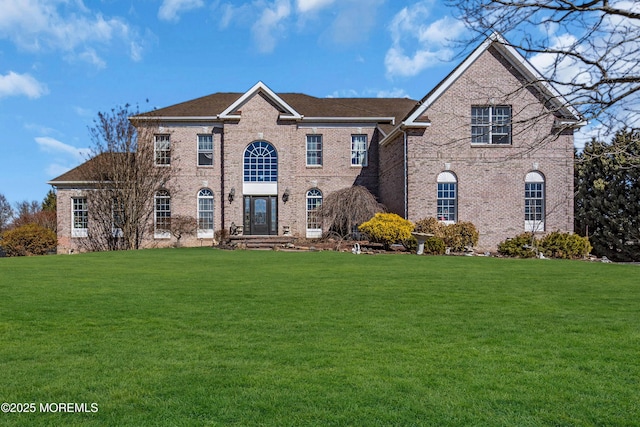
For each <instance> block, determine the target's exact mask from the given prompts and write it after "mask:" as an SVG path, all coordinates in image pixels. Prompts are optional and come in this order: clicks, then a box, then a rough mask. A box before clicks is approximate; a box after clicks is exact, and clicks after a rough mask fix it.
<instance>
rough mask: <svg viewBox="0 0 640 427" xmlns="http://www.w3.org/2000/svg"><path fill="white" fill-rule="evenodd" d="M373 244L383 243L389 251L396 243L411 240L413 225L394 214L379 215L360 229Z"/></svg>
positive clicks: (363, 224) (364, 223) (361, 225)
mask: <svg viewBox="0 0 640 427" xmlns="http://www.w3.org/2000/svg"><path fill="white" fill-rule="evenodd" d="M358 230H360V232H362V233H365V234H366V235H367V236H369V239H370V240H371V241H372V242H377V243H382V244H383V245H384V247H385V249H389V246H391V245H392V244H394V243H402V242H403V241H406V240H409V239H410V238H411V232H412V231H413V223H412V222H411V221H408V220H406V219H404V218H402V217H401V216H399V215H396V214H394V213H377V214H375V216H374V217H373V218H371V219H370V220H369V221H367V222H363V223H362V224H360V226H359V227H358Z"/></svg>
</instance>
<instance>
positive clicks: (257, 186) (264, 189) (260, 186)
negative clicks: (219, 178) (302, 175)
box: [242, 182, 278, 196]
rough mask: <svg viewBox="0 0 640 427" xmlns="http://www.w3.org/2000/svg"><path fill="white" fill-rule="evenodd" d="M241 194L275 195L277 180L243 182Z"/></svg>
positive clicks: (276, 193) (276, 192)
mask: <svg viewBox="0 0 640 427" xmlns="http://www.w3.org/2000/svg"><path fill="white" fill-rule="evenodd" d="M242 194H243V195H244V196H277V195H278V183H277V182H243V183H242Z"/></svg>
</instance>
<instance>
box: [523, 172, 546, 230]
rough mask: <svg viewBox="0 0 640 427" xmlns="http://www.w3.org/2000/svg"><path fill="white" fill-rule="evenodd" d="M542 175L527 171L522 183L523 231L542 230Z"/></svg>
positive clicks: (543, 214)
mask: <svg viewBox="0 0 640 427" xmlns="http://www.w3.org/2000/svg"><path fill="white" fill-rule="evenodd" d="M544 198H545V196H544V177H543V176H542V174H541V173H540V172H529V173H528V174H527V176H526V178H525V183H524V231H532V232H536V231H544V222H545V212H544V210H545V208H544Z"/></svg>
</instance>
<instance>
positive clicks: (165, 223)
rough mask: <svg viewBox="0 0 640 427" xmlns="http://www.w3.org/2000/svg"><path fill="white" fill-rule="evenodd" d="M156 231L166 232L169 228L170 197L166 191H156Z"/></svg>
mask: <svg viewBox="0 0 640 427" xmlns="http://www.w3.org/2000/svg"><path fill="white" fill-rule="evenodd" d="M155 202H156V203H155V211H156V231H157V232H168V231H169V230H171V198H170V197H169V192H168V191H164V190H163V191H158V192H157V193H156V200H155Z"/></svg>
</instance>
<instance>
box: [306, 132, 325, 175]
mask: <svg viewBox="0 0 640 427" xmlns="http://www.w3.org/2000/svg"><path fill="white" fill-rule="evenodd" d="M306 146H307V156H306V157H307V166H311V167H319V166H322V135H321V134H309V135H307V143H306Z"/></svg>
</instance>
